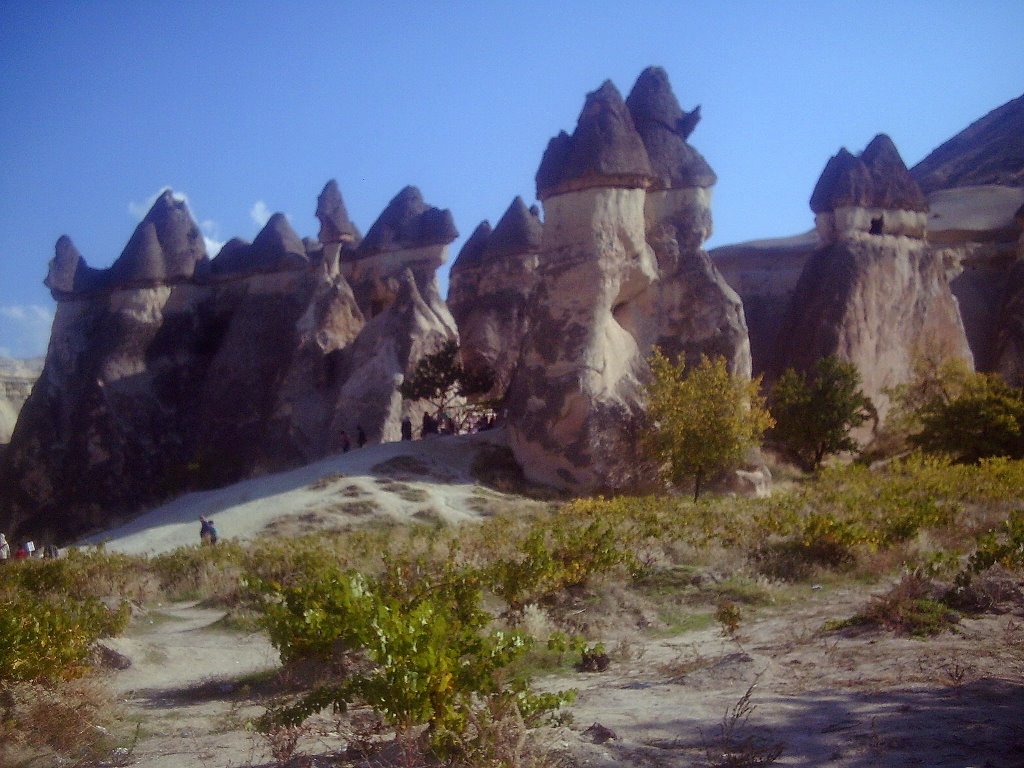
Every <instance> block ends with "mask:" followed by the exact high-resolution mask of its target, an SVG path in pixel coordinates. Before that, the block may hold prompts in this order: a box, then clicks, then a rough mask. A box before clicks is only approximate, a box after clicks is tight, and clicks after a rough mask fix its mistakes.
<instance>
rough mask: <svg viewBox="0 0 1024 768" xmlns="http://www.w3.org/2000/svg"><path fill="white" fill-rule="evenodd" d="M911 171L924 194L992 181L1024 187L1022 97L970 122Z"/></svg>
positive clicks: (995, 183)
mask: <svg viewBox="0 0 1024 768" xmlns="http://www.w3.org/2000/svg"><path fill="white" fill-rule="evenodd" d="M910 173H911V175H912V176H913V177H914V179H915V180H916V181H917V183H918V184H919V185H920V187H921V189H922V190H924V191H925V192H926V193H931V192H936V191H938V190H943V189H953V188H959V187H975V186H985V185H993V184H994V185H998V186H1003V187H1022V186H1024V96H1018V97H1017V98H1016V99H1013V100H1012V101H1008V102H1007V103H1006V104H1003V105H1002V106H1001V107H998V108H996V109H994V110H992V111H991V112H989V113H988V114H987V115H985V116H984V117H983V118H981V119H980V120H977V121H975V122H974V123H972V124H971V125H970V126H969V127H967V128H965V129H964V130H963V131H961V132H960V133H958V134H957V135H956V136H954V137H953V138H951V139H950V140H949V141H947V142H945V143H943V144H942V145H941V146H939V147H938V148H937V149H935V150H934V151H932V152H931V154H929V155H928V157H926V158H925V159H924V160H922V161H921V162H920V163H918V164H917V165H915V166H914V167H913V168H912V169H911V171H910Z"/></svg>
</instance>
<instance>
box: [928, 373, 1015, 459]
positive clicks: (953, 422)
mask: <svg viewBox="0 0 1024 768" xmlns="http://www.w3.org/2000/svg"><path fill="white" fill-rule="evenodd" d="M974 376H975V378H974V379H973V381H971V382H970V384H969V385H968V386H967V387H966V389H965V391H963V392H962V393H960V394H959V395H956V396H954V397H951V398H948V399H945V398H939V397H936V398H934V399H932V400H931V401H929V402H927V403H926V404H924V406H923V407H922V408H921V409H920V410H919V411H918V415H919V418H920V421H921V431H920V432H918V433H917V434H915V435H912V436H911V438H910V441H911V443H912V444H914V445H916V446H918V447H920V448H922V449H924V450H925V451H929V452H932V453H946V454H949V455H950V456H952V457H953V458H954V459H955V460H956V461H959V462H963V463H973V462H977V461H979V460H980V459H983V458H985V457H988V456H1008V457H1009V458H1012V459H1020V458H1024V392H1022V391H1021V390H1019V389H1016V388H1014V387H1011V386H1010V385H1008V384H1007V383H1006V382H1004V381H1003V380H1002V379H1000V378H999V377H998V376H996V375H991V374H980V373H979V374H975V375H974Z"/></svg>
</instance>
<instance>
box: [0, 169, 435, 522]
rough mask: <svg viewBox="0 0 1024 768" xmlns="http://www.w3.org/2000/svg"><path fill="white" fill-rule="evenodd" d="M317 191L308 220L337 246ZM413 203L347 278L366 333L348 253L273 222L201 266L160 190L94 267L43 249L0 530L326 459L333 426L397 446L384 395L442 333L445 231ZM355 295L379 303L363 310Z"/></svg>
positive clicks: (394, 412) (334, 214) (396, 400)
mask: <svg viewBox="0 0 1024 768" xmlns="http://www.w3.org/2000/svg"><path fill="white" fill-rule="evenodd" d="M335 191H336V185H334V186H333V188H332V185H331V184H328V187H327V188H325V191H324V194H322V195H321V199H320V201H319V202H320V204H321V208H322V210H321V213H322V214H323V215H324V217H325V218H327V219H328V220H329V221H330V222H332V226H334V227H335V229H336V230H338V231H340V232H341V234H342V236H343V240H344V237H345V230H346V227H345V225H344V220H343V219H342V218H341V216H340V214H341V212H342V211H343V204H342V205H335V203H339V201H340V193H338V194H337V196H335ZM413 191H414V190H413ZM414 192H415V191H414ZM417 197H418V192H416V193H415V194H413V195H406V197H405V198H404V203H403V208H402V215H400V216H395V217H392V219H391V220H390V222H388V223H390V224H394V225H395V229H394V231H393V233H392V234H390V235H387V236H386V237H384V238H382V239H379V240H378V244H379V245H380V247H379V248H378V249H376V250H375V251H374V252H373V253H372V254H369V255H367V257H366V258H364V259H363V260H361V261H360V262H358V263H357V264H356V265H353V266H352V267H351V268H350V269H349V272H350V274H354V275H357V276H359V277H361V278H362V280H363V282H362V283H359V287H360V288H362V289H364V295H363V297H362V298H363V302H364V304H365V306H367V307H368V308H370V309H373V310H376V311H374V312H373V315H374V317H373V320H370V319H369V318H368V317H367V316H366V313H364V311H363V310H362V309H361V308H360V301H359V300H358V298H357V295H356V294H355V293H354V291H353V286H352V285H350V284H349V282H348V281H347V280H346V278H345V277H344V276H343V275H342V274H340V271H339V264H338V258H337V257H338V250H340V248H341V247H342V246H348V245H350V243H348V242H337V241H332V242H329V243H327V244H326V245H322V244H321V243H320V242H319V241H315V240H306V241H303V240H301V239H300V238H299V236H298V234H297V233H296V232H295V231H294V230H293V229H292V227H291V225H290V224H289V223H288V221H287V219H286V218H285V217H284V216H283V215H281V214H275V215H274V216H273V217H271V219H270V220H269V221H268V222H267V224H266V226H265V227H264V228H263V230H262V231H261V232H260V233H259V235H257V237H256V239H255V240H254V241H253V242H252V243H247V242H245V241H242V240H237V239H236V240H232V241H230V242H229V243H228V244H227V245H225V246H224V247H223V248H222V250H221V252H220V253H219V254H218V255H217V257H216V258H215V259H213V260H212V261H209V260H207V259H206V258H205V253H204V252H202V250H201V248H202V238H201V236H198V235H197V233H198V228H197V227H196V226H195V223H194V222H193V221H192V219H191V216H190V215H189V214H188V211H187V208H186V207H185V205H184V203H183V202H181V201H179V200H177V199H175V197H174V196H173V194H172V193H170V192H167V193H165V194H164V195H162V196H161V197H160V198H159V199H158V200H157V203H156V204H155V205H154V207H153V210H152V211H150V213H149V214H148V215H147V217H146V219H144V220H143V222H142V223H141V224H140V225H139V228H138V229H137V230H136V233H135V234H134V235H133V236H132V239H131V241H130V242H129V245H128V247H126V248H125V251H124V253H123V254H122V255H121V257H120V258H119V259H118V260H117V262H116V263H115V265H114V266H113V267H111V268H110V269H107V270H92V269H90V268H89V267H88V266H87V265H86V264H85V262H84V259H82V257H81V255H80V254H78V252H77V250H75V248H74V246H73V244H72V243H71V241H70V240H69V239H67V238H61V240H60V241H58V244H57V248H56V255H55V258H54V260H53V261H52V262H51V264H50V271H49V275H48V277H47V284H48V285H49V286H50V287H51V290H52V292H53V293H54V296H55V297H56V298H57V299H58V302H59V303H58V307H57V313H56V318H55V321H54V327H53V334H52V337H51V343H50V349H49V352H48V355H47V359H46V364H45V367H44V370H43V373H42V375H41V377H40V379H39V382H38V384H37V386H36V387H35V389H34V390H33V393H32V396H31V397H30V398H29V399H28V401H27V402H26V404H25V406H24V407H23V409H22V412H21V416H20V418H19V422H18V427H17V430H16V431H15V434H14V436H13V438H12V442H11V444H10V446H9V448H8V449H7V450H6V451H5V454H4V458H3V462H4V463H3V466H2V467H0V528H3V529H5V530H8V531H13V530H15V529H17V528H18V527H19V526H20V528H21V529H22V530H25V531H30V532H32V533H33V534H39V535H40V536H42V537H43V538H45V539H47V540H49V539H52V538H63V537H67V536H70V535H73V534H76V533H80V532H82V531H85V530H88V529H90V528H93V527H95V526H101V525H107V524H109V523H110V521H111V519H112V517H113V516H115V515H117V514H121V513H127V512H131V511H133V510H135V509H138V508H139V507H141V506H143V505H144V504H146V503H148V502H151V501H154V500H156V499H159V498H161V497H162V496H163V495H165V494H169V493H174V492H180V491H182V490H186V489H191V488H196V487H208V486H211V485H216V484H220V483H225V482H230V481H232V480H236V479H239V478H241V477H244V476H247V475H251V474H256V473H261V472H266V471H272V470H276V469H281V468H283V467H287V466H294V465H295V464H299V463H303V462H307V461H310V460H312V459H316V458H319V457H322V456H324V455H327V454H328V453H331V452H333V451H335V450H338V448H339V446H340V443H339V435H338V434H337V433H336V431H335V430H336V429H337V428H340V427H341V426H344V427H345V428H347V429H348V430H349V433H350V435H351V436H352V439H353V440H354V437H355V429H356V426H357V425H358V426H362V427H363V429H364V431H365V432H366V434H367V435H368V436H369V437H370V438H371V439H387V438H388V437H389V436H391V435H392V434H394V435H395V436H397V434H398V428H399V423H400V419H401V409H402V402H401V397H400V396H399V395H398V392H397V386H398V384H399V383H400V382H401V381H402V378H403V376H404V375H405V374H407V373H408V372H409V370H410V368H411V367H412V365H413V364H414V363H415V361H416V360H417V359H418V357H419V356H420V355H421V354H423V353H424V351H427V352H430V351H433V350H434V349H435V348H436V347H437V346H440V344H441V343H443V341H444V340H446V339H448V338H452V337H454V334H455V330H454V322H453V321H452V319H451V316H450V315H449V313H448V311H447V309H446V308H445V306H444V303H443V302H442V301H441V300H440V298H439V296H438V295H437V285H436V277H435V275H434V270H435V269H436V267H437V266H438V265H439V264H441V263H443V261H444V257H445V250H446V248H447V245H446V242H447V241H445V238H449V239H450V237H451V236H452V235H451V232H453V231H454V227H452V226H451V222H450V218H451V217H450V214H448V213H447V212H438V211H437V209H433V208H429V207H427V206H426V205H424V204H422V200H419V202H418V204H417V201H416V198H417ZM324 229H325V232H324V235H325V239H328V240H330V239H331V238H333V237H335V236H336V235H335V234H333V232H334V231H333V230H329V228H324ZM350 231H351V232H352V233H354V232H355V230H354V227H353V228H350ZM354 237H355V235H353V238H354ZM442 241H444V242H442ZM328 248H334V249H335V251H334V264H333V269H332V268H331V265H329V264H328V263H327V259H326V257H325V255H324V254H325V251H326V250H327V249H328ZM373 286H383V287H384V290H385V293H386V294H387V296H388V298H387V300H386V301H384V302H383V303H382V304H380V305H379V306H378V305H375V304H374V298H375V297H373V296H370V295H369V293H370V292H369V291H368V290H366V289H367V288H369V287H373ZM364 334H365V336H364ZM370 390H372V391H373V392H375V393H376V394H375V395H374V397H373V398H369V397H368V398H367V399H366V400H365V401H363V400H362V399H361V397H360V396H361V394H363V393H365V392H368V391H370ZM374 398H376V399H374ZM377 400H380V401H381V403H384V405H381V403H379V402H377Z"/></svg>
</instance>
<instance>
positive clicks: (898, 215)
mask: <svg viewBox="0 0 1024 768" xmlns="http://www.w3.org/2000/svg"><path fill="white" fill-rule="evenodd" d="M869 150H870V151H869ZM837 158H838V159H837ZM830 206H834V207H830ZM884 206H891V207H890V208H886V207H884ZM811 207H812V210H814V211H815V213H816V214H817V216H816V219H817V222H818V233H819V235H820V236H821V238H822V241H823V243H824V245H823V247H822V248H820V249H819V250H817V251H816V252H815V253H814V254H813V255H812V256H811V257H810V259H809V260H808V261H807V264H806V265H805V267H804V270H803V272H802V274H801V276H800V280H799V282H798V284H797V286H796V289H795V291H794V294H793V298H792V302H791V304H790V307H789V310H788V312H787V316H786V319H785V321H784V323H783V325H782V328H781V331H780V333H779V336H778V342H777V343H778V347H777V350H778V352H777V356H776V358H775V359H774V360H773V363H774V366H773V373H776V374H777V373H779V372H781V370H782V369H784V368H785V367H789V366H792V367H794V368H796V369H798V370H809V369H810V368H811V367H812V366H813V365H814V363H815V361H817V360H818V359H819V358H822V357H825V356H828V355H837V356H838V357H839V358H841V359H843V360H847V361H849V362H851V363H853V364H854V365H856V367H857V369H858V371H859V372H860V375H861V379H862V383H863V390H864V393H865V394H866V395H868V397H870V398H871V399H872V401H873V402H874V404H875V406H876V408H877V409H878V413H879V417H880V419H883V420H884V418H885V415H886V413H887V411H888V397H887V395H886V394H885V392H884V390H885V389H886V388H888V387H892V386H893V385H895V384H899V383H901V382H904V381H906V380H908V379H909V378H910V375H911V370H912V367H911V366H912V361H913V357H914V355H915V353H917V352H918V351H919V350H922V349H924V348H925V346H926V345H937V346H939V347H941V348H942V349H944V350H945V351H946V352H947V353H948V354H950V355H953V356H956V357H960V358H963V359H965V360H968V361H972V359H973V358H972V355H971V350H970V348H969V346H968V344H967V338H966V335H965V332H964V327H963V323H962V322H961V319H960V312H959V308H958V306H957V301H956V299H955V298H954V297H953V294H952V292H951V290H950V287H949V279H950V275H951V272H952V270H953V269H954V265H951V264H950V263H949V262H948V261H946V260H945V259H943V258H942V257H941V256H939V255H936V254H935V253H932V252H930V251H929V250H928V248H927V247H926V244H925V242H924V240H923V234H924V232H923V229H924V225H925V222H926V216H927V214H926V211H924V210H922V209H924V208H926V203H925V201H924V197H923V195H921V193H920V191H919V190H918V189H917V188H916V184H914V182H913V180H912V179H911V178H910V176H909V174H907V171H906V168H905V167H904V165H903V162H902V160H900V158H899V155H898V154H896V153H895V148H894V147H893V146H892V142H891V141H889V139H888V138H887V137H884V136H880V137H876V139H875V140H874V141H872V143H871V144H870V145H869V146H868V150H865V152H864V154H863V155H861V157H860V158H853V156H852V155H849V153H846V152H845V150H844V151H843V152H840V154H839V155H837V156H836V157H835V158H833V159H832V160H831V161H829V164H828V165H827V166H826V168H825V172H824V173H823V174H822V178H821V179H820V180H819V182H818V185H817V187H816V188H815V192H814V195H812V198H811ZM916 217H920V219H917V218H916ZM823 220H824V221H828V222H829V223H830V226H828V227H823V226H822V221H823ZM869 221H870V224H869V226H868V227H867V228H865V227H864V226H863V225H864V224H865V223H866V222H869ZM918 221H919V224H920V229H918V225H917V222H918Z"/></svg>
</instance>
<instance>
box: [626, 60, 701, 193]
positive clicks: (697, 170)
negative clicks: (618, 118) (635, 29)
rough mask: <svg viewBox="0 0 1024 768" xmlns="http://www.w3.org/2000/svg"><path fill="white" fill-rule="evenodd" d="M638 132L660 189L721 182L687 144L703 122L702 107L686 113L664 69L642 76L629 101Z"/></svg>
mask: <svg viewBox="0 0 1024 768" xmlns="http://www.w3.org/2000/svg"><path fill="white" fill-rule="evenodd" d="M626 106H627V107H628V108H629V112H630V114H631V115H632V117H633V123H634V124H635V125H636V130H637V132H638V133H639V134H640V138H641V139H642V140H643V143H644V147H645V148H646V149H647V156H648V157H649V158H650V161H651V167H652V168H653V170H654V173H655V175H656V176H657V177H658V181H657V186H658V187H661V188H671V187H676V188H678V187H710V186H713V185H714V183H715V182H716V181H717V180H718V179H717V177H716V176H715V172H714V171H713V170H711V166H709V165H708V164H707V161H705V160H704V158H703V157H701V155H700V153H699V152H697V150H695V149H694V148H693V147H691V146H690V145H689V144H687V143H686V139H687V137H688V136H689V135H690V133H692V132H693V129H694V128H695V127H696V125H697V122H698V121H699V120H700V107H697V108H696V109H695V110H693V112H689V113H687V112H684V111H683V110H682V108H681V107H680V106H679V102H678V101H677V100H676V96H675V94H674V93H673V92H672V86H671V85H670V84H669V81H668V74H666V72H665V70H664V69H662V68H661V67H648V68H647V69H645V70H644V71H643V72H641V73H640V77H638V78H637V81H636V84H635V85H634V86H633V90H632V91H630V93H629V97H628V98H627V99H626Z"/></svg>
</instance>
